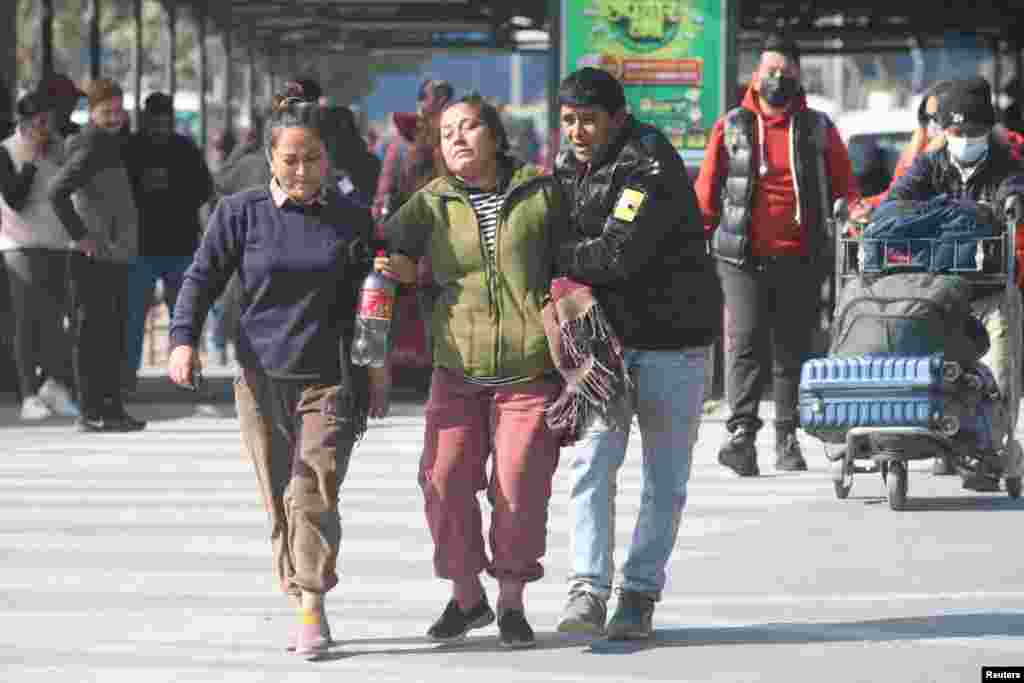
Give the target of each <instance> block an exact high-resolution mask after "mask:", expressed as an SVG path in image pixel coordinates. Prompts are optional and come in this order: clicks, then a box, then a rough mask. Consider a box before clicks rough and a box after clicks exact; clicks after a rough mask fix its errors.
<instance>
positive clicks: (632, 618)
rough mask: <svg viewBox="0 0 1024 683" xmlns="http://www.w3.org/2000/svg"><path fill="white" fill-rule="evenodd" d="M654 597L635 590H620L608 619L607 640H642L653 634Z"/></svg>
mask: <svg viewBox="0 0 1024 683" xmlns="http://www.w3.org/2000/svg"><path fill="white" fill-rule="evenodd" d="M653 617H654V598H652V597H651V596H649V595H647V594H645V593H637V592H635V591H627V590H620V591H619V604H618V605H616V606H615V613H614V614H612V618H611V619H610V620H609V621H608V629H607V630H608V640H643V639H646V638H650V637H651V636H652V635H653V634H654V627H653V626H652V624H651V621H652V619H653Z"/></svg>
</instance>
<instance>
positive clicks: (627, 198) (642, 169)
mask: <svg viewBox="0 0 1024 683" xmlns="http://www.w3.org/2000/svg"><path fill="white" fill-rule="evenodd" d="M582 170H583V169H581V168H580V166H579V163H578V162H577V161H576V159H575V157H574V156H573V155H572V153H571V151H566V152H563V153H562V154H560V155H559V158H558V161H557V163H556V165H555V175H556V177H557V178H558V179H559V180H560V181H561V183H562V185H563V186H564V187H565V189H566V190H567V192H568V193H569V196H571V197H572V198H573V200H572V218H573V221H574V229H575V231H576V233H577V239H576V240H574V241H571V242H569V243H567V244H565V245H564V246H562V248H561V250H560V252H559V255H558V265H559V267H560V269H561V271H562V272H563V273H564V274H566V275H569V276H571V277H572V278H574V279H576V280H579V281H581V282H585V283H587V284H589V285H591V286H592V287H593V288H594V293H595V295H596V296H597V299H598V301H599V302H600V303H601V306H602V307H603V308H604V309H605V311H606V313H607V315H608V317H609V319H610V320H611V323H612V325H613V326H614V328H615V331H616V332H617V333H618V334H619V336H620V337H621V338H622V341H623V343H624V344H625V345H626V346H629V347H633V348H637V349H665V350H667V349H682V348H688V347H694V346H704V345H707V344H709V343H711V341H712V340H713V338H714V336H715V334H716V332H717V329H718V326H719V322H720V320H721V310H722V290H721V285H720V283H719V281H718V276H717V274H716V273H715V268H714V264H713V261H712V259H711V256H710V255H709V254H708V250H707V245H706V242H705V236H704V224H703V220H702V218H701V214H700V210H699V208H698V207H697V196H696V194H695V193H694V191H693V186H692V185H691V183H690V179H689V177H688V176H687V173H686V167H685V165H684V164H683V162H682V159H680V157H679V154H678V153H677V152H676V150H675V148H674V147H672V145H671V143H669V141H668V140H667V139H666V138H665V136H664V135H662V134H661V132H659V131H658V130H657V129H656V128H654V127H652V126H649V125H647V124H644V123H640V122H638V121H636V120H635V119H633V118H632V117H629V118H628V120H627V122H626V124H625V126H624V128H623V129H622V130H621V131H620V133H619V135H618V137H617V139H616V140H615V141H614V142H612V143H611V144H610V145H609V147H608V148H607V149H606V150H605V151H604V153H603V154H602V156H601V157H600V158H597V159H595V160H594V162H593V163H592V164H591V167H590V168H589V169H587V172H586V173H585V174H583V173H581V171H582Z"/></svg>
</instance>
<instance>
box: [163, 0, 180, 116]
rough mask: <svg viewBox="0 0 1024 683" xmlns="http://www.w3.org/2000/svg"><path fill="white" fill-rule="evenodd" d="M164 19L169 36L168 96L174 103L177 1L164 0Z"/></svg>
mask: <svg viewBox="0 0 1024 683" xmlns="http://www.w3.org/2000/svg"><path fill="white" fill-rule="evenodd" d="M164 18H165V19H166V35H167V66H166V69H167V74H166V77H165V78H164V82H165V83H167V94H168V95H170V96H171V99H172V101H173V99H174V94H175V93H176V92H178V3H177V0H164Z"/></svg>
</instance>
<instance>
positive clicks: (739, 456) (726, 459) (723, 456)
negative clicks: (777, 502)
mask: <svg viewBox="0 0 1024 683" xmlns="http://www.w3.org/2000/svg"><path fill="white" fill-rule="evenodd" d="M756 437H757V432H755V431H754V430H752V429H747V428H744V427H740V428H739V429H737V430H736V431H735V432H733V435H732V436H730V437H729V440H728V441H726V442H725V443H724V444H722V447H721V448H720V449H719V450H718V462H719V464H721V465H725V466H726V467H728V468H729V469H731V470H732V471H733V472H735V473H736V474H738V475H740V476H741V477H756V476H758V475H759V474H761V470H760V469H759V468H758V466H757V447H755V446H754V439H755V438H756Z"/></svg>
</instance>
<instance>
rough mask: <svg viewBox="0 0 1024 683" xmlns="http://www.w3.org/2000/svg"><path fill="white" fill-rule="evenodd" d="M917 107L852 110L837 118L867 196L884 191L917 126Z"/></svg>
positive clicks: (851, 160)
mask: <svg viewBox="0 0 1024 683" xmlns="http://www.w3.org/2000/svg"><path fill="white" fill-rule="evenodd" d="M917 125H918V124H917V108H916V107H915V108H914V109H867V110H863V111H850V112H846V113H845V114H842V115H840V116H839V117H837V118H836V127H837V128H838V129H839V135H840V136H841V137H842V138H843V142H845V143H846V148H847V150H848V151H849V153H850V162H851V163H852V164H853V172H854V175H856V176H857V182H858V183H859V185H860V190H861V192H862V193H863V194H864V196H866V197H870V196H872V195H875V194H878V193H879V192H884V191H885V189H886V188H888V187H889V182H890V181H891V180H892V173H893V170H894V169H895V168H896V163H897V162H898V161H899V158H900V154H902V153H903V149H904V148H905V147H906V145H907V143H908V142H910V138H911V137H912V136H913V134H914V130H915V129H916V128H917Z"/></svg>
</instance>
